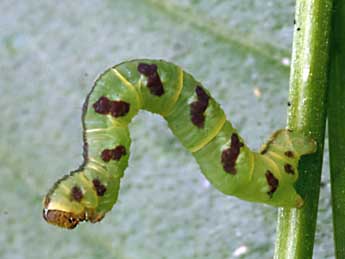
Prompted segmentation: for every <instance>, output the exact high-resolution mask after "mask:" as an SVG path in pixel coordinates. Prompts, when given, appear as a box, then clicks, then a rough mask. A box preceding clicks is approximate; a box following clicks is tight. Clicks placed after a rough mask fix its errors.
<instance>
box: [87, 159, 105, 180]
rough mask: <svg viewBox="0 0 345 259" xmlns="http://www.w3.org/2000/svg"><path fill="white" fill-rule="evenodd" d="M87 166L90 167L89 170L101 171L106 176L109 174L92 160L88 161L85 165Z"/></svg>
mask: <svg viewBox="0 0 345 259" xmlns="http://www.w3.org/2000/svg"><path fill="white" fill-rule="evenodd" d="M86 167H87V168H89V169H91V170H95V171H96V172H98V173H101V174H103V175H105V176H108V175H109V174H108V173H107V171H106V170H105V169H104V168H103V167H100V166H98V165H97V164H96V163H95V162H94V161H92V160H91V161H89V162H88V163H87V165H86Z"/></svg>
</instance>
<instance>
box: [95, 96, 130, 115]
mask: <svg viewBox="0 0 345 259" xmlns="http://www.w3.org/2000/svg"><path fill="white" fill-rule="evenodd" d="M129 107H130V105H129V103H127V102H124V101H111V100H109V99H108V98H107V97H105V96H102V97H100V98H99V99H98V101H97V102H95V103H94V104H93V108H94V110H95V112H97V113H100V114H103V115H106V114H111V116H113V117H115V118H117V117H122V116H125V115H126V114H127V113H128V112H129Z"/></svg>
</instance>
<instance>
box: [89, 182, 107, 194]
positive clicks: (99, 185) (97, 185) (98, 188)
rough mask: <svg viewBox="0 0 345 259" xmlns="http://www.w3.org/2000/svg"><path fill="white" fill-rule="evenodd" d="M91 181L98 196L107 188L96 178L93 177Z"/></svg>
mask: <svg viewBox="0 0 345 259" xmlns="http://www.w3.org/2000/svg"><path fill="white" fill-rule="evenodd" d="M92 183H93V186H94V187H95V190H96V192H97V195H98V196H103V195H104V193H105V192H106V191H107V188H106V187H105V186H104V185H103V184H102V183H101V181H100V180H98V179H93V180H92Z"/></svg>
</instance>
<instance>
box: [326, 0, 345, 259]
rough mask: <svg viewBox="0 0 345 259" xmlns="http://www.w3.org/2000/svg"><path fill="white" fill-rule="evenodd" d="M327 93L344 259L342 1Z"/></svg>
mask: <svg viewBox="0 0 345 259" xmlns="http://www.w3.org/2000/svg"><path fill="white" fill-rule="evenodd" d="M333 10H334V12H333V20H332V25H333V26H332V39H331V51H330V87H329V91H328V98H329V102H328V133H329V134H328V135H329V155H330V169H331V189H332V203H333V206H332V208H333V226H334V241H335V255H336V258H337V259H343V258H345V138H344V137H345V119H344V115H345V105H344V100H345V1H344V0H334V8H333Z"/></svg>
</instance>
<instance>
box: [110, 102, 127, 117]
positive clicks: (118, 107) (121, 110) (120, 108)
mask: <svg viewBox="0 0 345 259" xmlns="http://www.w3.org/2000/svg"><path fill="white" fill-rule="evenodd" d="M128 112H129V103H127V102H124V101H112V103H111V107H110V110H109V113H110V114H111V116H113V117H115V118H117V117H122V116H124V115H126V114H127V113H128Z"/></svg>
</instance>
